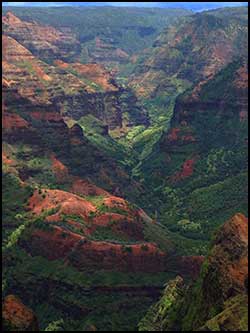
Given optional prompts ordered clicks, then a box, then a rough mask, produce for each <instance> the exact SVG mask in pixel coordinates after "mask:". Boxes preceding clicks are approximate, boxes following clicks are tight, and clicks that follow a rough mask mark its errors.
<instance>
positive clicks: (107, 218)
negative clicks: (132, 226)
mask: <svg viewBox="0 0 250 333" xmlns="http://www.w3.org/2000/svg"><path fill="white" fill-rule="evenodd" d="M124 220H126V221H128V222H132V221H133V220H132V218H129V217H126V216H124V215H121V214H117V213H105V214H102V215H99V216H96V217H95V218H94V219H93V224H94V225H99V226H107V225H109V224H110V223H111V222H116V223H120V222H122V221H124Z"/></svg>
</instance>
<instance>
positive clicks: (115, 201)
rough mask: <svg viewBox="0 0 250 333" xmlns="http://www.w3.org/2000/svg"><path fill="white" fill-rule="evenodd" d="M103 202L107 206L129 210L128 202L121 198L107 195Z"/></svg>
mask: <svg viewBox="0 0 250 333" xmlns="http://www.w3.org/2000/svg"><path fill="white" fill-rule="evenodd" d="M103 203H104V205H105V206H107V207H109V208H119V209H121V210H123V211H125V212H131V209H130V208H129V206H128V203H127V201H126V200H124V199H123V198H119V197H115V196H109V197H107V198H104V200H103Z"/></svg>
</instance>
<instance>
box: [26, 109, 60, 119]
mask: <svg viewBox="0 0 250 333" xmlns="http://www.w3.org/2000/svg"><path fill="white" fill-rule="evenodd" d="M30 115H31V117H32V118H34V119H36V120H43V121H56V122H57V121H62V120H63V118H62V117H61V115H60V114H59V113H57V112H39V111H32V112H30Z"/></svg>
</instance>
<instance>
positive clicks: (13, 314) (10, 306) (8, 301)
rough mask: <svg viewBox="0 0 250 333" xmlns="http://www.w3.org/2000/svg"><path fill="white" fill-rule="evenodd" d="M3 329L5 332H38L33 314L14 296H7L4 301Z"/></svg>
mask: <svg viewBox="0 0 250 333" xmlns="http://www.w3.org/2000/svg"><path fill="white" fill-rule="evenodd" d="M3 329H4V330H6V331H16V330H17V331H28V332H33V331H34V332H37V331H39V329H38V323H37V318H36V317H35V315H34V313H33V312H32V311H31V310H30V309H29V308H27V307H26V306H25V305H24V304H23V303H22V302H21V300H20V299H18V298H17V297H16V296H15V295H8V296H6V297H5V299H4V302H3Z"/></svg>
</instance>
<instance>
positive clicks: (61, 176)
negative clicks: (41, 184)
mask: <svg viewBox="0 0 250 333" xmlns="http://www.w3.org/2000/svg"><path fill="white" fill-rule="evenodd" d="M50 158H51V160H52V171H53V172H54V174H55V175H56V179H57V181H59V182H61V181H63V182H65V180H66V179H67V178H68V177H69V170H68V168H67V167H66V166H65V165H64V164H63V163H62V162H60V161H59V160H58V159H57V158H56V157H55V155H54V154H52V155H51V157H50Z"/></svg>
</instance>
